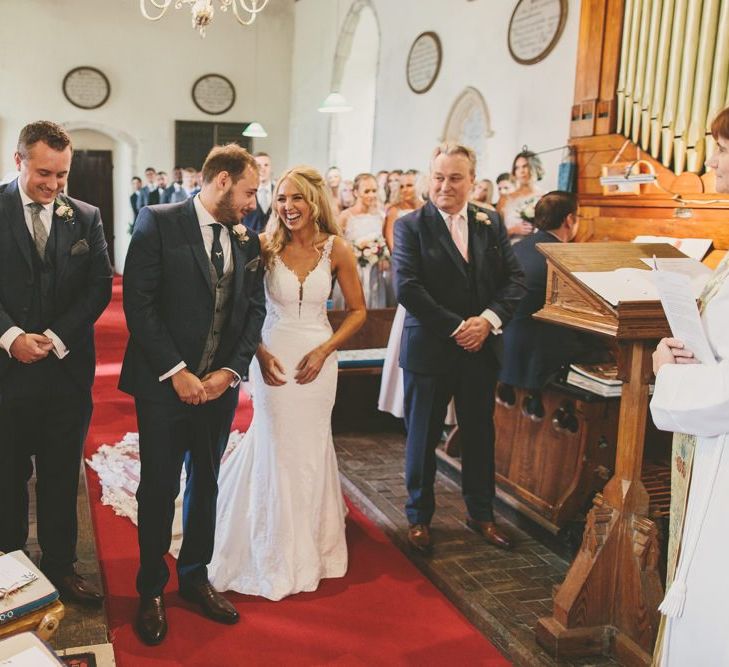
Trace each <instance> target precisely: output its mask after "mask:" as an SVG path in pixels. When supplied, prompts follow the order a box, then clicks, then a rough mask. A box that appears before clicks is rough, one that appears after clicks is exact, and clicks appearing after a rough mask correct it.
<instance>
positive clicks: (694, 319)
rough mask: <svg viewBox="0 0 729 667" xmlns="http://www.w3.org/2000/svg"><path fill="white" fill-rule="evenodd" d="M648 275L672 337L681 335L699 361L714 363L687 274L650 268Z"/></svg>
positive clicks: (680, 337)
mask: <svg viewBox="0 0 729 667" xmlns="http://www.w3.org/2000/svg"><path fill="white" fill-rule="evenodd" d="M650 275H651V278H652V279H653V282H654V284H655V286H656V289H657V290H658V295H659V297H660V299H661V304H662V305H663V311H664V312H665V313H666V319H667V320H668V324H669V326H670V327H671V333H672V334H673V336H674V338H679V339H681V340H682V341H683V343H684V345H685V346H686V349H687V350H691V352H693V353H694V357H696V359H698V360H699V361H700V362H701V363H702V364H707V365H713V364H716V359H715V358H714V353H713V352H712V351H711V346H710V345H709V341H708V339H707V338H706V332H705V331H704V326H703V324H702V323H701V315H700V314H699V309H698V306H697V305H696V296H695V292H694V289H693V286H692V284H691V281H690V279H689V277H688V276H687V275H685V274H680V273H673V272H671V271H651V273H650Z"/></svg>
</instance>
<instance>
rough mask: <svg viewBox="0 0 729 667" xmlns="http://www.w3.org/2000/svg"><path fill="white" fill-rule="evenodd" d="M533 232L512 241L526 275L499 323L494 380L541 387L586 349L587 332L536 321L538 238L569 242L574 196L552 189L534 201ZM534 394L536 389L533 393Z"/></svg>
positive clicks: (542, 288) (543, 280)
mask: <svg viewBox="0 0 729 667" xmlns="http://www.w3.org/2000/svg"><path fill="white" fill-rule="evenodd" d="M535 225H536V227H537V231H536V233H534V234H531V235H530V236H528V237H527V238H525V239H524V240H523V241H522V242H521V243H518V244H516V245H515V246H514V255H515V256H516V258H517V260H518V261H519V264H520V265H521V268H522V269H523V270H524V274H525V277H526V288H527V293H526V295H525V296H524V297H523V298H522V299H521V301H519V305H518V306H517V307H516V311H515V312H514V317H513V318H512V320H511V322H509V324H508V325H507V326H505V327H504V335H503V344H504V351H503V358H502V365H501V373H500V376H499V380H500V381H501V382H504V383H506V384H510V385H513V386H516V387H524V388H526V389H531V390H535V391H537V390H540V389H542V388H543V387H544V386H545V385H546V384H547V383H548V382H549V381H550V380H552V379H554V376H555V375H556V374H557V372H558V371H559V370H560V368H561V367H562V366H563V365H564V364H567V363H570V362H572V361H575V360H577V359H578V357H580V356H583V355H584V354H585V353H587V352H588V351H589V350H590V349H591V348H592V345H590V344H589V343H590V342H591V337H589V336H586V335H582V334H580V333H579V332H577V331H574V330H572V329H567V328H565V327H560V326H556V325H554V324H548V323H546V322H540V321H538V320H535V319H534V318H533V317H532V315H533V314H534V313H536V312H537V311H538V310H540V309H541V308H543V307H544V299H545V295H546V293H547V258H546V257H545V256H544V255H543V254H542V253H541V252H539V250H538V249H537V244H538V243H570V242H571V241H573V240H574V239H575V236H576V235H577V231H578V229H579V218H578V216H577V197H576V195H574V194H572V193H571V192H562V191H560V190H555V191H553V192H549V193H547V194H546V195H544V196H543V197H542V198H541V199H540V200H539V202H537V205H536V215H535ZM535 395H536V394H535Z"/></svg>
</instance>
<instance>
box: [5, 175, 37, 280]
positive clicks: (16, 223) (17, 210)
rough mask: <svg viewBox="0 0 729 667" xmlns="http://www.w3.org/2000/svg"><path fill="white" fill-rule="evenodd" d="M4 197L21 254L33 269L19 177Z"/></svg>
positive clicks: (9, 222)
mask: <svg viewBox="0 0 729 667" xmlns="http://www.w3.org/2000/svg"><path fill="white" fill-rule="evenodd" d="M3 199H4V205H5V211H6V213H7V221H8V224H9V225H10V229H11V230H12V232H13V236H15V240H16V242H17V244H18V247H19V248H20V254H21V255H22V256H23V259H25V261H26V263H27V264H28V268H29V269H30V270H31V271H32V270H33V260H32V259H31V256H30V244H29V243H28V227H27V225H26V224H25V214H24V213H23V202H22V201H21V199H20V190H19V189H18V181H17V179H16V180H15V181H13V182H12V183H10V185H8V187H7V190H5V196H4V197H3Z"/></svg>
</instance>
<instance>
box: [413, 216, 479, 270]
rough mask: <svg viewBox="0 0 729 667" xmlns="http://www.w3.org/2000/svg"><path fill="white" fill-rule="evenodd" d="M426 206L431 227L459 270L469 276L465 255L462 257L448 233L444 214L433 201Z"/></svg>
mask: <svg viewBox="0 0 729 667" xmlns="http://www.w3.org/2000/svg"><path fill="white" fill-rule="evenodd" d="M425 206H426V210H425V211H424V214H425V216H426V219H427V220H428V221H429V223H430V225H431V227H432V228H433V231H434V233H435V235H436V237H437V238H438V241H439V242H440V244H441V245H442V246H443V248H444V249H445V251H446V252H447V253H448V256H449V257H450V258H451V259H452V260H453V262H454V263H455V265H456V266H457V267H458V270H459V271H460V272H461V273H462V274H463V276H464V277H468V276H467V275H466V266H465V262H464V261H463V257H461V253H460V252H459V251H458V248H456V244H455V243H453V239H452V238H451V235H450V234H449V233H448V226H447V225H446V222H445V220H443V216H442V215H441V214H440V212H439V211H438V209H437V208H436V206H435V205H434V204H433V203H431V202H428V203H427V204H426V205H425Z"/></svg>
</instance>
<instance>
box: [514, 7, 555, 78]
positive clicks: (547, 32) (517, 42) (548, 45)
mask: <svg viewBox="0 0 729 667" xmlns="http://www.w3.org/2000/svg"><path fill="white" fill-rule="evenodd" d="M566 21H567V0H519V2H518V3H517V5H516V7H515V8H514V13H513V14H512V15H511V21H509V37H508V40H509V53H511V57H512V58H513V59H514V60H516V62H518V63H521V64H522V65H534V64H535V63H538V62H540V61H542V60H544V59H545V58H546V57H547V56H548V55H549V54H550V52H551V51H552V49H553V48H554V47H555V46H556V45H557V42H558V41H559V38H560V37H561V35H562V31H563V30H564V24H565V22H566Z"/></svg>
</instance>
